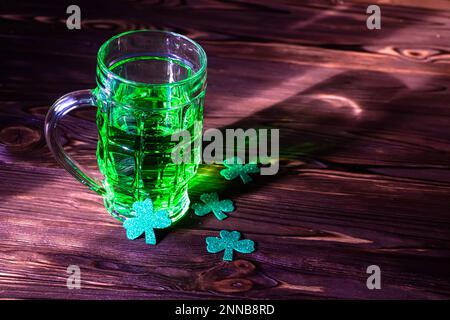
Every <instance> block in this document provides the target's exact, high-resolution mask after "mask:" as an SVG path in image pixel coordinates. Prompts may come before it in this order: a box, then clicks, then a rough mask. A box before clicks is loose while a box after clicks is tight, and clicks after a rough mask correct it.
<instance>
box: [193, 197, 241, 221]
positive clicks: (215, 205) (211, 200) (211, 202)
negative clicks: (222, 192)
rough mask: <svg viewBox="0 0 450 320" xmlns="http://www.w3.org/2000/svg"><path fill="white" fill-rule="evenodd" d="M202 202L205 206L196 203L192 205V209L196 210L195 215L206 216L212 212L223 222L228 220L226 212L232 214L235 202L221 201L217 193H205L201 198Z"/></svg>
mask: <svg viewBox="0 0 450 320" xmlns="http://www.w3.org/2000/svg"><path fill="white" fill-rule="evenodd" d="M200 200H202V201H203V202H204V203H205V204H202V203H194V204H193V205H192V209H194V212H195V214H196V215H198V216H204V215H206V214H208V213H210V212H211V211H212V212H213V213H214V215H215V216H216V218H217V219H219V220H223V219H225V218H228V216H227V215H226V214H225V213H224V212H232V211H233V210H234V206H233V201H231V200H222V201H219V195H218V194H217V192H213V193H204V194H202V195H201V196H200Z"/></svg>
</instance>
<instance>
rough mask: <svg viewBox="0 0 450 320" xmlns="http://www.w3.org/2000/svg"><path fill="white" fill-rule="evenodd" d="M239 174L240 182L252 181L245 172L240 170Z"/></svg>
mask: <svg viewBox="0 0 450 320" xmlns="http://www.w3.org/2000/svg"><path fill="white" fill-rule="evenodd" d="M240 176H241V179H242V182H244V183H247V182H250V181H252V178H251V177H250V176H249V175H248V174H247V173H245V172H242V173H241V174H240Z"/></svg>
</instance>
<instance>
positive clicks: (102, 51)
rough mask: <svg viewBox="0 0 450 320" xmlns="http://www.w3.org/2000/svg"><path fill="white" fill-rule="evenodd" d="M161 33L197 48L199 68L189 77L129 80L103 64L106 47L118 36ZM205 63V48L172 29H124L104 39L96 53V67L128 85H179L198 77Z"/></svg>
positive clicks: (204, 68)
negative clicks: (165, 79)
mask: <svg viewBox="0 0 450 320" xmlns="http://www.w3.org/2000/svg"><path fill="white" fill-rule="evenodd" d="M141 32H142V33H144V32H145V33H162V34H167V35H171V36H176V37H180V38H183V39H184V40H186V41H188V42H190V43H191V44H193V45H194V46H195V47H196V48H197V49H198V50H199V57H200V69H199V70H198V71H197V72H194V73H193V74H192V75H190V76H189V77H187V78H185V79H182V80H179V81H175V82H168V83H150V82H140V81H134V80H130V79H127V78H124V77H122V76H120V75H118V74H117V73H115V72H113V71H111V69H110V68H108V67H107V66H106V64H105V61H104V60H105V58H106V52H105V51H106V48H107V47H108V46H109V45H110V44H111V43H112V42H113V41H114V40H116V39H118V38H122V37H124V36H128V35H130V34H134V33H141ZM206 64H207V58H206V52H205V50H204V49H203V48H202V46H201V45H199V44H198V43H197V42H195V41H194V40H192V39H190V38H188V37H186V36H184V35H182V34H179V33H176V32H172V31H165V30H150V29H140V30H130V31H125V32H122V33H119V34H116V35H115V36H112V37H111V38H109V39H108V40H106V41H105V42H104V43H103V44H102V45H101V46H100V48H99V50H98V53H97V65H98V67H99V68H100V69H101V70H102V71H103V72H104V73H105V74H107V75H108V77H112V78H114V79H116V80H118V81H120V82H124V83H126V84H129V85H133V86H158V87H161V86H162V87H164V86H167V87H172V86H177V85H181V84H185V83H187V82H190V81H192V80H196V79H197V78H199V77H200V76H201V75H202V74H203V73H204V72H205V70H206Z"/></svg>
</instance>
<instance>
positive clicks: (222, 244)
mask: <svg viewBox="0 0 450 320" xmlns="http://www.w3.org/2000/svg"><path fill="white" fill-rule="evenodd" d="M240 237H241V233H240V232H238V231H227V230H222V231H220V238H218V237H207V238H206V244H207V247H206V250H208V252H209V253H217V252H219V251H222V250H225V253H224V255H223V260H225V261H232V260H233V250H236V251H238V252H241V253H251V252H253V251H255V243H254V242H253V241H252V240H239V238H240Z"/></svg>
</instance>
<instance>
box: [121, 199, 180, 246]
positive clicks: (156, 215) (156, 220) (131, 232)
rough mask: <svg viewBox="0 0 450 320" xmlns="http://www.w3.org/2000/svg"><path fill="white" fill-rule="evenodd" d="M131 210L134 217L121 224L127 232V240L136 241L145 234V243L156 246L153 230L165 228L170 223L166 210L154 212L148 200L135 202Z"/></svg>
mask: <svg viewBox="0 0 450 320" xmlns="http://www.w3.org/2000/svg"><path fill="white" fill-rule="evenodd" d="M133 210H134V212H136V216H135V217H132V218H128V219H126V220H125V221H124V222H123V227H124V228H125V229H126V230H127V238H128V239H130V240H134V239H136V238H137V237H139V236H140V235H142V234H143V233H144V232H145V243H147V244H156V237H155V231H154V230H153V229H163V228H167V227H169V226H170V224H171V223H172V221H171V220H170V218H169V213H168V212H167V211H166V210H159V211H156V212H155V211H154V209H153V203H152V200H150V199H145V200H144V201H136V202H135V203H133Z"/></svg>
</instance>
